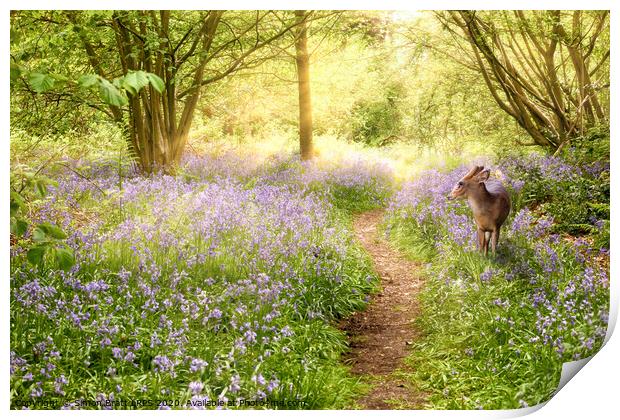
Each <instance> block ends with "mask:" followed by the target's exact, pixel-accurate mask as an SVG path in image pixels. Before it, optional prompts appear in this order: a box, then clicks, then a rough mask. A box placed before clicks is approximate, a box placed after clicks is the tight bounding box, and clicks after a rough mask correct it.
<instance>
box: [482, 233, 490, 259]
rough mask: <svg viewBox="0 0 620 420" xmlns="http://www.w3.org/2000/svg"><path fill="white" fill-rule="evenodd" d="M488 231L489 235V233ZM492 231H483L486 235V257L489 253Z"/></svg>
mask: <svg viewBox="0 0 620 420" xmlns="http://www.w3.org/2000/svg"><path fill="white" fill-rule="evenodd" d="M487 233H488V234H489V235H487ZM490 233H491V232H487V231H484V232H483V235H484V256H485V257H486V256H487V255H488V254H489V239H491V235H490Z"/></svg>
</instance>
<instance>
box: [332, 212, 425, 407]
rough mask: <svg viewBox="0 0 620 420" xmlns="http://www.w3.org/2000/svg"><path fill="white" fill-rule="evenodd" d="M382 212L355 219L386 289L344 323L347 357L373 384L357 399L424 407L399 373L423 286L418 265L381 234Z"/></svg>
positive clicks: (363, 403)
mask: <svg viewBox="0 0 620 420" xmlns="http://www.w3.org/2000/svg"><path fill="white" fill-rule="evenodd" d="M382 217H383V210H373V211H369V212H366V213H362V214H360V215H358V216H356V217H355V219H354V223H353V226H354V230H355V235H356V237H357V239H358V240H359V241H360V243H361V244H362V246H363V247H364V248H365V249H366V251H367V252H368V253H369V254H370V256H371V258H372V260H373V265H374V269H375V271H376V272H377V274H378V275H379V277H380V279H381V287H382V290H381V291H380V292H378V293H377V294H376V295H374V296H373V298H372V301H371V303H370V305H369V306H368V308H367V309H366V311H364V312H358V313H355V314H353V315H352V316H351V317H350V318H348V319H347V320H345V321H344V322H343V323H342V324H341V328H342V329H343V330H344V331H346V332H347V335H348V336H349V341H350V348H351V350H350V352H349V353H348V354H347V355H345V361H346V363H348V364H350V365H351V366H352V372H353V373H354V374H356V375H360V376H363V377H364V380H365V382H367V383H369V385H370V386H371V390H370V392H369V393H368V395H364V396H363V397H361V398H360V400H359V401H358V404H359V405H360V406H361V407H362V408H365V409H395V408H405V409H415V408H421V407H420V404H421V403H422V402H423V401H424V395H423V394H422V393H421V392H419V391H418V390H416V389H412V388H411V385H410V384H409V383H408V381H404V380H402V379H400V378H399V377H398V370H399V368H401V367H402V361H403V358H404V357H405V356H406V355H407V354H408V347H409V345H410V344H411V343H412V342H413V341H414V340H415V339H416V335H417V333H416V331H415V329H414V328H413V326H412V321H413V319H414V318H415V316H416V314H417V312H418V303H417V300H416V296H417V293H418V292H419V291H420V288H421V287H422V281H421V279H420V278H419V276H418V275H417V273H418V271H419V266H418V265H417V264H416V263H414V262H412V261H410V260H408V259H407V258H406V257H405V256H404V255H403V254H402V253H400V252H399V251H397V250H396V249H394V248H393V247H392V246H391V245H390V244H389V243H388V242H387V240H385V239H384V238H383V237H381V236H380V235H379V231H378V225H379V224H380V223H381V220H382Z"/></svg>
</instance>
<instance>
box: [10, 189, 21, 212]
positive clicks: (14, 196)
mask: <svg viewBox="0 0 620 420" xmlns="http://www.w3.org/2000/svg"><path fill="white" fill-rule="evenodd" d="M23 206H24V198H23V197H22V196H21V195H20V194H19V193H18V192H15V191H11V217H14V216H15V215H16V214H17V211H18V210H19V208H20V207H23Z"/></svg>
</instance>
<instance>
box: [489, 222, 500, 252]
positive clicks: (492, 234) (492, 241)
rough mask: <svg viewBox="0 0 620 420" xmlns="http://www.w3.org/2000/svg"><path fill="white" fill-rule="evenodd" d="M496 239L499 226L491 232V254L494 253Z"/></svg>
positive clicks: (497, 238)
mask: <svg viewBox="0 0 620 420" xmlns="http://www.w3.org/2000/svg"><path fill="white" fill-rule="evenodd" d="M498 240H499V228H497V229H495V230H494V231H493V232H492V233H491V249H492V250H493V255H495V248H497V241H498Z"/></svg>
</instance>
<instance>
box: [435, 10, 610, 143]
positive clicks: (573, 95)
mask: <svg viewBox="0 0 620 420" xmlns="http://www.w3.org/2000/svg"><path fill="white" fill-rule="evenodd" d="M436 16H437V17H438V18H439V19H440V20H441V21H442V22H443V23H444V24H445V25H446V27H447V28H449V29H451V30H452V31H453V32H454V33H457V34H460V36H462V37H463V39H464V40H465V41H466V43H467V44H468V45H469V49H470V51H471V52H472V57H471V60H472V61H471V62H470V65H471V66H473V67H475V68H476V69H477V70H478V71H479V72H480V74H481V75H482V77H483V78H484V81H485V83H486V85H487V87H488V89H489V91H490V93H491V95H492V96H493V98H494V100H495V101H496V103H497V104H498V105H499V107H500V108H501V109H502V110H503V111H505V112H506V113H507V114H508V115H510V116H511V117H512V118H514V119H515V120H516V121H517V123H518V124H519V125H520V126H521V127H522V128H523V129H525V130H526V131H527V132H528V134H529V135H530V136H531V138H532V142H531V143H527V144H535V145H540V146H543V147H546V148H549V149H551V150H557V149H560V148H562V147H563V146H564V145H565V144H567V143H568V142H569V141H570V139H571V138H573V137H575V136H578V135H582V134H584V133H585V132H586V131H587V130H588V129H589V128H591V127H593V126H595V125H597V124H599V123H608V120H609V105H608V103H607V101H608V95H609V66H606V65H605V63H606V62H607V60H608V59H609V13H608V12H607V11H579V10H577V11H557V10H555V11H493V12H476V11H451V12H440V13H437V14H436Z"/></svg>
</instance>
